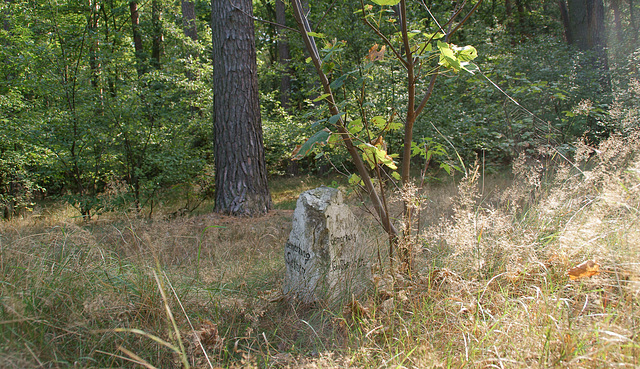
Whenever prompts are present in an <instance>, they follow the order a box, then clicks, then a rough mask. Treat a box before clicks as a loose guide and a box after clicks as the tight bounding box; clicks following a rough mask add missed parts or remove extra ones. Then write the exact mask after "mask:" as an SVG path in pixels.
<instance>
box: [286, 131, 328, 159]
mask: <svg viewBox="0 0 640 369" xmlns="http://www.w3.org/2000/svg"><path fill="white" fill-rule="evenodd" d="M329 136H331V131H329V130H328V129H326V128H325V129H323V130H322V131H320V132H317V133H316V134H315V135H313V136H311V138H309V139H308V140H307V142H305V143H303V144H302V146H300V147H299V148H296V150H294V151H293V155H292V158H291V159H293V160H299V159H302V158H304V157H305V156H307V155H308V154H309V153H310V152H311V151H312V150H313V147H314V146H315V145H325V144H326V143H327V140H328V139H329Z"/></svg>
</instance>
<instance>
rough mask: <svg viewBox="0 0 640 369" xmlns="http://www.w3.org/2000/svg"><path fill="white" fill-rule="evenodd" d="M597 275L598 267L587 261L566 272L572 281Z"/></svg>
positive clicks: (594, 263) (594, 262) (598, 272)
mask: <svg viewBox="0 0 640 369" xmlns="http://www.w3.org/2000/svg"><path fill="white" fill-rule="evenodd" d="M598 274H600V265H598V263H596V261H595V260H587V261H585V262H583V263H580V264H579V265H577V266H575V267H573V268H571V269H569V270H567V275H568V276H569V279H571V280H572V281H575V280H577V279H581V278H588V277H593V276H594V275H598Z"/></svg>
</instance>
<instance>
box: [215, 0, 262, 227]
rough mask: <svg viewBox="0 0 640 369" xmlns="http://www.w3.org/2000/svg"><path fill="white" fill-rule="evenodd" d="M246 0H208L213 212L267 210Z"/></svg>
mask: <svg viewBox="0 0 640 369" xmlns="http://www.w3.org/2000/svg"><path fill="white" fill-rule="evenodd" d="M252 14H253V4H252V1H251V0H234V1H233V2H231V1H221V0H212V1H211V18H212V19H211V29H212V33H213V37H212V44H213V55H212V56H213V64H214V65H213V69H214V81H215V83H214V86H213V89H214V118H213V120H214V121H213V127H214V136H215V140H214V142H215V170H216V200H215V210H216V211H217V212H221V213H226V214H232V215H248V216H252V215H258V214H263V213H266V212H267V211H269V209H271V206H272V203H271V194H270V193H269V188H268V186H267V171H266V164H265V158H264V147H263V144H262V121H261V117H260V104H259V101H258V75H257V65H256V49H255V40H254V37H255V36H254V25H253V18H252Z"/></svg>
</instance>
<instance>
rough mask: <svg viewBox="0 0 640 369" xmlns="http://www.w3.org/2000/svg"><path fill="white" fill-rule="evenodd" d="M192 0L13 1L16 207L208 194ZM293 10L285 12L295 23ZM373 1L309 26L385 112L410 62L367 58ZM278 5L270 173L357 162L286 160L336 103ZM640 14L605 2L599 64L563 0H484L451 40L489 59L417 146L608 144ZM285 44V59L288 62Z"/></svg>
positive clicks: (269, 69) (461, 77) (429, 23)
mask: <svg viewBox="0 0 640 369" xmlns="http://www.w3.org/2000/svg"><path fill="white" fill-rule="evenodd" d="M185 3H188V2H185V1H182V2H178V1H170V0H153V1H149V2H145V3H142V2H141V3H138V2H136V1H122V0H105V1H98V0H85V1H78V0H63V1H58V2H52V1H48V2H41V1H23V0H15V1H5V2H2V3H1V4H0V14H1V15H0V23H2V29H1V30H0V55H1V56H0V58H1V59H2V61H3V62H2V63H0V123H1V126H0V206H2V208H3V209H4V214H3V216H4V217H5V218H8V217H11V216H13V215H16V214H19V213H20V212H22V211H24V210H26V209H28V208H29V207H30V206H31V204H32V202H33V201H34V199H36V198H45V197H49V198H54V197H55V198H64V199H65V200H66V201H68V202H69V203H70V204H72V205H74V206H75V207H77V209H78V210H79V211H80V212H81V214H82V215H83V216H85V217H91V216H92V215H94V214H96V213H99V212H103V211H109V210H113V209H117V208H124V207H126V208H129V207H135V208H138V209H144V210H145V214H148V215H149V216H150V215H151V214H152V213H153V209H154V206H155V205H156V204H157V203H158V202H159V201H161V200H162V199H164V198H166V197H167V196H166V195H167V194H170V193H175V192H178V193H189V194H191V195H190V196H185V197H184V198H185V199H186V200H185V201H186V203H184V204H183V207H184V208H185V209H186V210H191V209H193V208H194V207H196V206H197V205H198V204H199V202H200V201H201V200H202V199H203V198H206V197H208V196H210V195H211V193H212V191H213V186H212V183H213V182H212V176H213V175H214V173H213V170H212V163H213V157H212V151H213V150H212V142H213V138H212V128H211V126H212V123H211V122H212V113H213V112H212V92H211V91H212V85H213V84H214V83H215V81H212V67H211V65H212V63H211V59H210V54H211V53H210V47H211V34H210V33H211V28H210V24H209V22H210V19H211V17H210V3H209V2H208V1H199V0H198V1H194V2H192V3H191V4H192V5H193V9H194V10H195V12H194V13H195V18H193V19H191V17H192V16H191V15H189V13H188V12H185V11H184V6H185ZM134 5H135V8H136V9H135V12H134ZM284 5H285V7H284V9H285V14H284V15H285V20H286V25H287V26H288V27H291V28H296V25H295V21H294V20H293V17H292V16H291V14H290V8H289V6H288V3H287V2H284ZM413 5H415V6H412V7H411V12H412V19H414V22H416V23H415V24H414V25H415V27H416V28H417V29H433V30H434V31H436V30H437V25H436V24H435V22H434V21H433V18H432V17H431V15H430V14H428V12H427V10H426V9H427V8H428V9H429V10H430V11H431V12H432V14H433V16H434V17H435V19H441V18H443V19H446V18H447V17H448V15H450V13H451V11H452V5H451V4H441V3H440V2H432V1H428V2H427V3H426V4H424V5H427V6H426V7H425V6H421V4H418V3H417V2H416V3H415V4H413ZM360 6H361V4H360V2H354V1H348V0H337V1H329V0H326V1H325V0H321V1H313V2H310V3H309V4H308V7H309V17H310V22H311V24H312V27H313V28H314V30H318V32H322V33H323V34H325V35H326V38H325V39H323V41H319V42H320V43H322V42H325V43H328V44H329V46H331V47H329V49H337V48H336V45H340V47H339V50H335V51H336V55H335V56H332V59H331V63H330V68H331V75H332V76H333V77H334V78H337V77H339V76H341V75H344V74H345V73H347V72H353V73H354V75H358V74H359V75H364V74H366V75H367V76H368V78H370V80H371V82H369V87H370V88H373V89H374V91H375V92H376V93H375V94H369V95H368V97H367V101H366V104H367V106H368V107H369V108H370V109H372V110H374V111H379V112H381V113H385V114H388V112H389V111H392V110H394V109H400V108H399V107H401V106H403V104H402V102H403V101H404V99H406V96H405V94H404V91H403V90H402V87H399V86H402V83H401V82H402V78H403V77H402V73H400V72H401V71H400V68H401V67H400V66H399V65H398V64H397V63H393V62H391V61H388V60H386V59H383V60H381V61H380V62H379V63H378V64H377V65H376V68H375V69H373V70H364V67H363V65H364V63H363V61H364V60H365V58H366V56H367V55H368V54H369V50H370V49H371V47H372V46H373V45H374V44H375V43H376V42H379V41H378V40H377V38H376V37H375V35H373V34H372V33H371V32H370V30H368V29H367V27H366V26H365V25H364V23H363V22H362V21H361V20H360V18H359V17H360V15H359V14H358V13H357V11H358V10H359V9H360ZM278 11H279V10H278V6H277V4H276V1H275V0H255V1H254V13H255V17H256V19H257V20H258V21H257V22H256V40H257V41H256V48H257V52H258V67H259V78H260V94H261V107H262V120H263V129H264V137H265V147H266V153H267V163H268V169H269V172H270V174H272V175H291V174H303V173H326V172H327V171H329V170H331V168H332V166H330V165H328V160H329V159H330V160H332V161H333V163H334V164H336V165H338V166H340V164H342V161H343V160H345V156H344V154H343V153H341V152H340V151H339V150H337V151H336V150H333V151H330V152H329V153H327V155H320V154H321V153H320V152H318V153H319V154H318V155H316V156H315V157H313V156H311V157H309V158H306V159H304V160H299V161H295V162H292V161H291V160H290V159H291V153H292V151H293V150H294V149H295V147H296V145H298V144H300V143H302V142H303V141H304V140H305V138H307V137H309V136H310V135H311V134H313V133H314V132H316V131H317V130H318V127H322V125H323V124H326V123H325V122H326V121H324V119H326V118H327V114H326V110H325V107H324V106H323V105H322V104H321V103H320V102H317V101H313V100H314V99H315V98H316V97H317V96H318V95H319V94H320V90H319V84H318V81H317V77H316V76H315V74H314V73H313V71H312V68H311V66H310V65H309V64H308V62H307V61H306V55H305V52H304V50H303V45H302V43H301V40H300V38H299V35H298V34H297V33H296V32H293V31H291V30H289V29H286V28H285V29H280V28H279V27H276V26H275V22H276V21H277V19H278V14H276V13H277V12H278ZM638 13H640V6H638V4H637V3H635V2H633V1H631V0H629V1H625V0H616V1H612V2H607V4H605V24H606V35H605V36H606V41H607V43H606V45H607V47H606V52H607V63H606V65H604V66H603V65H596V64H594V63H593V62H592V60H594V57H593V56H592V55H590V53H591V52H590V51H588V50H587V51H585V50H580V49H579V48H578V47H576V46H575V45H568V43H567V41H568V40H567V37H566V36H567V35H566V25H565V26H563V21H562V17H561V8H560V7H559V6H558V2H556V1H531V0H516V1H511V0H505V1H496V0H493V1H485V2H484V3H483V4H482V5H481V6H480V7H479V9H478V11H477V12H476V14H474V16H473V17H472V19H471V20H470V21H469V22H468V23H467V24H466V25H465V27H464V28H463V30H462V31H461V32H458V33H457V34H456V36H455V38H454V39H453V40H451V42H452V43H454V44H458V45H467V44H469V45H474V46H475V47H476V48H477V50H478V53H479V57H478V59H476V62H477V65H478V67H479V68H480V71H479V72H476V73H475V74H473V75H472V74H468V73H457V74H453V73H451V74H449V75H446V76H444V78H440V79H439V80H438V82H437V86H436V89H435V94H434V96H433V98H432V100H431V102H430V104H429V105H428V106H427V108H426V111H425V113H424V114H423V115H422V116H421V118H420V120H419V122H418V125H417V127H416V130H415V133H416V140H415V141H416V142H418V143H422V144H424V145H427V146H428V147H429V148H430V149H431V150H432V152H433V153H434V154H436V155H434V160H433V161H434V162H441V163H448V162H449V163H451V164H452V165H453V162H454V161H456V160H457V159H456V157H455V156H454V154H453V152H452V151H453V150H452V146H453V147H455V149H456V150H457V152H458V153H459V154H460V155H461V157H462V159H463V160H464V161H467V162H472V161H474V160H476V159H477V158H480V160H483V161H484V162H485V167H486V168H488V169H489V170H491V169H495V170H498V169H500V168H501V166H502V165H504V164H507V163H509V162H510V161H511V160H512V159H513V158H514V157H516V156H517V155H518V154H519V153H520V152H523V151H526V152H529V153H531V154H536V155H540V154H541V153H540V150H539V148H540V147H542V146H544V145H548V144H552V145H554V147H559V148H561V149H562V150H565V151H567V152H568V151H570V150H571V146H570V144H571V143H572V142H574V141H575V140H576V139H577V138H581V137H585V138H586V139H587V140H588V142H591V143H593V144H595V143H596V142H597V141H599V140H600V139H602V138H604V137H607V136H608V135H609V134H610V133H611V132H613V131H625V130H628V129H631V128H632V127H634V126H637V125H638V123H637V120H633V119H625V116H631V115H629V112H630V111H631V110H633V109H637V96H633V94H632V93H628V91H629V86H630V85H632V84H637V83H638V82H637V81H638V79H639V77H640V75H639V74H640V72H639V71H638V65H639V64H640V48H639V40H638V35H639V34H640V32H638V26H639V25H640V21H639V20H638V19H637V18H636V17H637V14H638ZM134 18H136V20H137V23H136V22H135V21H133V20H134ZM389 27H393V25H392V24H390V25H389ZM194 31H195V33H194ZM136 38H138V39H136ZM285 40H286V41H287V42H286V45H287V48H288V52H289V54H290V60H288V61H286V60H283V58H282V57H280V56H281V54H282V53H283V51H282V50H283V49H282V48H280V47H279V46H280V45H281V44H282V43H283V42H284V41H285ZM340 41H342V42H340ZM279 43H280V44H279ZM325 46H326V45H325ZM325 48H326V47H325ZM593 53H597V51H593ZM603 76H604V77H603ZM284 78H286V79H287V83H284V82H283V79H284ZM603 79H604V80H605V81H604V82H603ZM282 86H286V87H285V88H286V89H287V90H286V91H284V90H283V87H282ZM359 88H360V86H359V85H358V79H357V78H346V79H345V80H344V85H343V86H342V87H341V88H340V89H339V93H340V94H341V95H342V97H343V104H345V105H349V104H354V101H355V100H356V99H357V97H358V94H359ZM436 128H437V131H436ZM438 131H439V132H438ZM387 141H388V143H389V145H390V148H389V152H391V153H397V152H398V151H399V147H398V145H400V143H401V137H396V139H395V140H394V139H393V136H392V137H391V138H390V139H388V140H387ZM447 141H449V142H450V144H449V143H448V142H447ZM454 159H455V160H454ZM345 165H346V166H348V163H345ZM437 167H438V166H437V165H434V168H437Z"/></svg>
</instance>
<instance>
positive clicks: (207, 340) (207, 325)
mask: <svg viewBox="0 0 640 369" xmlns="http://www.w3.org/2000/svg"><path fill="white" fill-rule="evenodd" d="M193 338H194V345H197V344H198V341H200V342H201V343H202V345H203V346H205V347H210V348H219V347H222V341H223V339H222V337H220V335H219V334H218V326H217V325H216V324H214V323H212V322H210V321H208V320H205V321H204V322H202V326H201V327H200V329H198V330H196V331H195V332H194V337H193Z"/></svg>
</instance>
